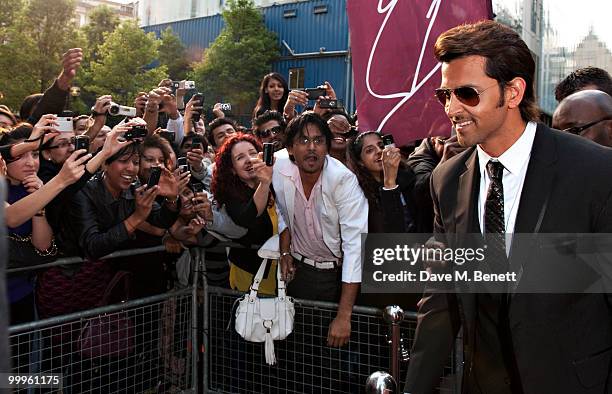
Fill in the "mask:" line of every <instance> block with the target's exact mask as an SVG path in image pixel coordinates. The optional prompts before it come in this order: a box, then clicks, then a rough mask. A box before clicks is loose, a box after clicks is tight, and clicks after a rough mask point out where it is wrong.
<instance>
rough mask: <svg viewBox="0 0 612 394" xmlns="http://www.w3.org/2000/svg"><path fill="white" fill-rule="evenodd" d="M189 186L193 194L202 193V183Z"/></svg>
mask: <svg viewBox="0 0 612 394" xmlns="http://www.w3.org/2000/svg"><path fill="white" fill-rule="evenodd" d="M190 186H191V191H192V192H193V194H196V193H202V192H203V191H204V184H203V183H202V182H193V183H191V184H190Z"/></svg>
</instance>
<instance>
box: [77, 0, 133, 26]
mask: <svg viewBox="0 0 612 394" xmlns="http://www.w3.org/2000/svg"><path fill="white" fill-rule="evenodd" d="M102 5H105V6H107V7H109V8H110V9H112V10H113V11H115V13H116V15H117V16H118V17H119V20H122V21H123V20H128V19H135V18H136V16H137V14H136V13H137V9H136V4H135V3H120V2H118V1H112V0H78V1H77V2H76V8H75V19H76V21H77V24H78V27H83V26H85V25H86V24H88V23H89V19H88V18H89V17H88V14H89V12H90V11H91V10H92V9H93V8H95V7H98V6H102Z"/></svg>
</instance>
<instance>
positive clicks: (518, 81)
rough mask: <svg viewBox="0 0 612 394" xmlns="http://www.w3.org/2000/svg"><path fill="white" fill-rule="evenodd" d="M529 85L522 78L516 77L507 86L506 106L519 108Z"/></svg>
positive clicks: (505, 90) (505, 92)
mask: <svg viewBox="0 0 612 394" xmlns="http://www.w3.org/2000/svg"><path fill="white" fill-rule="evenodd" d="M526 88H527V83H526V82H525V80H524V79H523V78H521V77H516V78H514V79H513V80H512V81H510V82H508V83H507V84H506V87H505V89H504V94H505V95H506V97H505V98H506V106H507V107H508V108H511V109H512V108H518V106H519V105H520V104H521V101H523V96H524V95H525V89H526Z"/></svg>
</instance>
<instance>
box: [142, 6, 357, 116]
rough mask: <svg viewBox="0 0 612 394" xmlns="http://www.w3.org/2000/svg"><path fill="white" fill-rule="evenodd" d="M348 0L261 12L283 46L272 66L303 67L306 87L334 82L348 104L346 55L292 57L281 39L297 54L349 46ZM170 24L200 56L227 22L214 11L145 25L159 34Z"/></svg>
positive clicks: (281, 68) (282, 70)
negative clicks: (318, 11)
mask: <svg viewBox="0 0 612 394" xmlns="http://www.w3.org/2000/svg"><path fill="white" fill-rule="evenodd" d="M346 1H347V0H314V1H302V2H296V3H288V4H280V5H274V6H271V7H266V8H263V9H262V12H263V14H264V21H265V24H266V26H267V27H268V29H270V30H271V31H273V32H275V33H276V35H277V37H278V42H279V46H280V48H281V59H280V60H279V61H277V62H276V63H274V64H273V65H272V68H273V70H274V71H277V72H280V73H281V74H283V75H284V76H285V77H286V78H287V79H288V78H289V69H290V68H293V67H304V75H305V79H304V86H305V87H315V86H317V85H319V84H321V83H323V82H324V81H329V82H330V83H331V84H332V85H333V86H334V89H335V90H336V93H337V95H338V98H339V99H340V100H342V101H343V102H344V103H345V104H348V100H346V84H347V64H346V56H345V55H339V56H333V57H318V56H317V55H313V56H311V57H307V58H293V57H291V56H290V54H289V51H288V50H287V49H286V48H285V47H284V46H283V45H282V44H281V42H282V40H284V41H285V42H287V44H288V45H289V46H290V47H291V49H292V50H293V51H294V53H295V54H297V55H299V54H304V53H313V52H319V50H320V49H321V48H325V51H326V52H329V51H345V50H347V49H348V34H349V33H348V17H347V14H346ZM317 6H327V12H326V13H323V14H314V12H313V11H314V8H315V7H317ZM288 10H295V12H296V16H295V17H292V18H285V17H284V16H283V14H284V12H285V11H288ZM168 26H170V27H172V30H173V31H174V32H175V33H176V34H177V35H178V36H179V37H180V38H181V40H182V41H183V43H184V44H185V46H186V47H187V48H188V50H189V53H190V57H191V58H192V59H195V58H198V57H199V56H201V51H202V50H203V49H205V48H207V47H208V46H210V43H211V42H213V41H214V40H215V38H216V37H217V36H218V35H219V33H220V32H221V30H222V29H223V26H224V22H223V18H222V17H221V15H214V16H209V17H203V18H194V19H188V20H183V21H176V22H170V23H164V24H159V25H153V26H146V27H143V29H144V30H145V31H146V32H151V31H153V32H156V34H158V35H159V33H160V32H161V31H162V30H164V29H166V27H168ZM349 70H350V69H349ZM349 75H350V71H349ZM349 78H350V77H349ZM349 84H350V81H349ZM350 88H351V89H350V91H349V95H352V94H353V92H352V86H351V87H350ZM351 109H352V108H351Z"/></svg>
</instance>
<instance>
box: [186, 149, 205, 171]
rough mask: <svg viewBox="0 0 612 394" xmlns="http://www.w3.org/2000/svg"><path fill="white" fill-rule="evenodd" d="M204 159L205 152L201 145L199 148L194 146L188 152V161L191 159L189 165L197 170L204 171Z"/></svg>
mask: <svg viewBox="0 0 612 394" xmlns="http://www.w3.org/2000/svg"><path fill="white" fill-rule="evenodd" d="M203 159H204V152H203V151H202V148H201V146H200V147H198V148H193V149H191V150H190V151H189V152H187V161H189V165H190V166H191V168H193V169H194V171H196V172H201V171H202V160H203Z"/></svg>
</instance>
